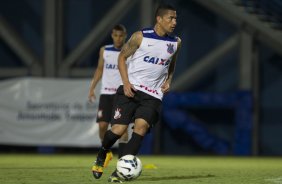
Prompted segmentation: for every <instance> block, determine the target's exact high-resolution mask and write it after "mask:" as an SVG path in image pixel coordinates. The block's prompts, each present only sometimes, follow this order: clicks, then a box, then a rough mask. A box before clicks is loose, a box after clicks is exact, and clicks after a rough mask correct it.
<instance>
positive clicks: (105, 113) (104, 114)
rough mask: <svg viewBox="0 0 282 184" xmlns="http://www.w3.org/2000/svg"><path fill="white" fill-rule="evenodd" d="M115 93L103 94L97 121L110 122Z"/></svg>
mask: <svg viewBox="0 0 282 184" xmlns="http://www.w3.org/2000/svg"><path fill="white" fill-rule="evenodd" d="M114 97H115V95H101V96H100V101H99V108H98V113H97V119H96V122H97V123H99V122H101V121H105V122H108V123H109V122H110V120H111V115H112V107H113V103H114Z"/></svg>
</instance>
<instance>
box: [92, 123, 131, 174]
mask: <svg viewBox="0 0 282 184" xmlns="http://www.w3.org/2000/svg"><path fill="white" fill-rule="evenodd" d="M126 129H127V125H118V124H117V125H114V126H113V127H112V129H111V130H108V131H107V132H106V133H105V136H104V140H103V142H102V147H101V148H100V150H99V152H98V155H97V158H96V161H95V164H94V166H93V167H92V172H93V176H94V177H95V178H96V179H98V178H100V177H101V176H102V174H103V168H104V163H105V159H106V155H107V153H108V152H109V150H110V148H111V147H112V146H113V145H114V143H115V142H116V141H117V140H118V139H119V138H120V137H121V135H122V134H123V133H124V131H125V130H126Z"/></svg>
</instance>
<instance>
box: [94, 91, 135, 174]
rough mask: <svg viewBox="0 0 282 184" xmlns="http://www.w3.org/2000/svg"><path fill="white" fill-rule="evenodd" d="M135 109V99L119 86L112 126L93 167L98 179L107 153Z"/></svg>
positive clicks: (122, 131)
mask: <svg viewBox="0 0 282 184" xmlns="http://www.w3.org/2000/svg"><path fill="white" fill-rule="evenodd" d="M135 109H136V104H135V102H134V101H133V99H130V98H127V97H126V96H125V95H124V94H123V88H119V89H118V90H117V93H116V99H115V102H114V105H113V111H112V116H111V117H112V118H111V123H112V127H111V129H110V130H108V131H107V132H106V133H105V136H104V139H103V142H102V147H101V148H100V150H99V152H98V155H97V159H96V162H95V165H94V167H95V168H94V169H92V171H93V175H94V177H95V178H96V179H98V178H100V177H101V176H102V174H103V164H104V162H105V158H106V153H107V152H108V150H109V149H110V148H111V147H112V145H113V144H114V143H115V142H116V141H117V140H118V139H119V138H120V137H121V135H122V134H123V133H124V132H125V130H126V129H127V127H128V124H129V123H130V121H131V119H132V116H133V114H134V112H135Z"/></svg>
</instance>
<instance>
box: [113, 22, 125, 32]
mask: <svg viewBox="0 0 282 184" xmlns="http://www.w3.org/2000/svg"><path fill="white" fill-rule="evenodd" d="M113 30H117V31H123V32H124V33H126V28H125V26H124V25H122V24H117V25H115V26H114V27H113Z"/></svg>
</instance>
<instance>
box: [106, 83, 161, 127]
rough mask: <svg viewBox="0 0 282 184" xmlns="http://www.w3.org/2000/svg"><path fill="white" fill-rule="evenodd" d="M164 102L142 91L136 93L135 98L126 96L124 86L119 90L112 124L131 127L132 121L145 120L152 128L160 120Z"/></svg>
mask: <svg viewBox="0 0 282 184" xmlns="http://www.w3.org/2000/svg"><path fill="white" fill-rule="evenodd" d="M161 103H162V101H161V100H159V99H157V98H155V97H153V96H151V95H148V94H146V93H144V92H142V91H136V92H135V95H134V97H133V98H129V97H127V96H125V95H124V92H123V86H120V87H119V88H118V90H117V93H116V97H115V101H114V105H113V111H112V118H111V123H112V124H123V125H129V123H131V122H132V119H133V118H134V119H138V118H141V119H144V120H145V121H147V122H148V124H149V125H150V127H153V126H154V125H155V124H156V123H157V122H158V120H159V117H160V110H161Z"/></svg>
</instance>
